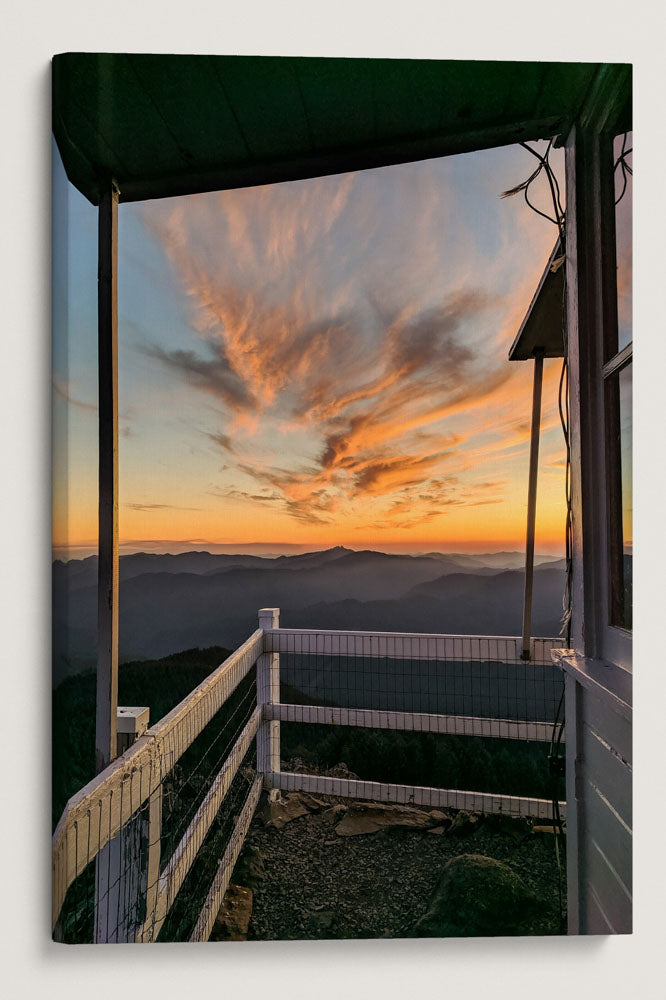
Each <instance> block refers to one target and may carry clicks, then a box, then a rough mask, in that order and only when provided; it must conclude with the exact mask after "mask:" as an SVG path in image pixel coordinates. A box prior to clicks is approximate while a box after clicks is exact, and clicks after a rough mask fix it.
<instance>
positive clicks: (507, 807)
mask: <svg viewBox="0 0 666 1000" xmlns="http://www.w3.org/2000/svg"><path fill="white" fill-rule="evenodd" d="M271 783H272V784H273V786H274V787H275V788H280V789H281V790H283V791H290V792H291V791H303V792H311V793H313V794H315V795H316V794H319V795H338V796H340V797H342V798H350V799H367V800H368V801H373V802H398V803H404V804H409V805H416V806H433V807H434V808H440V809H441V808H447V807H448V808H451V809H469V810H473V811H475V812H483V813H505V814H506V815H509V816H532V817H534V818H536V819H549V820H551V821H552V819H553V805H552V802H549V801H547V800H546V799H529V798H520V797H517V796H513V795H492V794H490V793H487V792H464V791H459V790H457V789H444V788H427V787H422V786H419V785H394V784H389V783H386V782H379V781H361V780H360V779H352V778H325V777H322V776H321V775H317V774H294V773H292V772H290V771H280V772H279V773H278V774H273V775H271ZM560 813H561V815H562V816H563V817H564V816H565V814H566V803H564V802H560Z"/></svg>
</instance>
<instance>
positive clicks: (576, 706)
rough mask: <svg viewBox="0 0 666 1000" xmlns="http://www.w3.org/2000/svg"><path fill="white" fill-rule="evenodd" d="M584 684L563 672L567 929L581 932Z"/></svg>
mask: <svg viewBox="0 0 666 1000" xmlns="http://www.w3.org/2000/svg"><path fill="white" fill-rule="evenodd" d="M582 695H583V688H582V687H581V686H580V684H578V683H577V682H576V678H575V677H574V676H572V674H565V675H564V711H565V718H566V720H567V734H568V740H567V744H566V769H565V788H566V797H567V932H568V933H569V934H572V935H574V934H579V933H580V932H581V918H582V916H583V911H582V902H583V899H582V897H583V895H584V894H583V891H582V882H583V878H584V857H583V852H582V849H581V844H582V843H583V842H584V837H585V831H584V824H583V820H584V816H583V794H584V789H583V783H582V780H581V770H582V755H581V753H580V744H581V740H582V726H583V722H582V718H583V702H582Z"/></svg>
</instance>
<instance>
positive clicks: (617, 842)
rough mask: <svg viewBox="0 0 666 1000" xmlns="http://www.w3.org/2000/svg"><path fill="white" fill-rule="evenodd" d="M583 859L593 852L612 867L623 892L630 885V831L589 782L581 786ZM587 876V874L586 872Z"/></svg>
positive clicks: (627, 889) (628, 889)
mask: <svg viewBox="0 0 666 1000" xmlns="http://www.w3.org/2000/svg"><path fill="white" fill-rule="evenodd" d="M584 809H585V843H584V845H583V850H584V851H585V857H586V861H589V858H590V855H591V854H593V853H594V851H597V852H598V853H600V854H601V855H602V856H603V857H604V858H605V859H606V861H607V863H608V865H609V866H611V867H612V869H613V871H614V872H615V874H616V877H617V879H618V880H619V881H620V882H621V883H622V885H623V886H624V888H625V890H626V892H627V893H628V894H629V895H630V894H631V887H632V840H633V838H632V832H631V829H630V828H628V827H627V825H626V824H625V823H624V822H623V820H622V818H621V817H620V815H619V814H618V813H617V812H616V811H615V810H614V809H613V807H612V806H611V804H610V803H609V801H608V799H606V798H605V797H604V796H603V795H602V793H600V792H599V790H598V789H597V788H595V787H594V786H593V785H591V784H590V783H589V782H588V783H587V785H586V788H585V806H584ZM588 877H589V873H588Z"/></svg>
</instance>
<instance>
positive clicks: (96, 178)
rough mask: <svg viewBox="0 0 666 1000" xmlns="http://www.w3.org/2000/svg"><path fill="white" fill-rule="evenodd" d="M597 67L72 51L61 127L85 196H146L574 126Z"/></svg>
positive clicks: (65, 154) (56, 99) (454, 149)
mask: <svg viewBox="0 0 666 1000" xmlns="http://www.w3.org/2000/svg"><path fill="white" fill-rule="evenodd" d="M601 66H602V64H598V63H546V62H542V63H540V62H520V63H515V62H465V61H447V60H418V59H413V60H412V59H326V58H296V57H277V56H275V57H273V56H270V57H269V56H256V57H254V56H204V55H194V56H188V55H134V54H109V53H103V54H100V53H65V54H63V55H58V56H55V58H54V59H53V131H54V134H55V138H56V141H57V144H58V148H59V150H60V154H61V156H62V159H63V163H64V166H65V170H66V172H67V175H68V177H69V178H70V180H71V181H72V183H73V184H74V185H75V186H76V187H77V188H78V189H79V191H81V192H82V193H83V194H84V195H85V197H86V198H88V199H89V200H90V201H91V202H93V203H94V204H96V203H97V202H98V200H99V193H100V190H101V189H102V188H103V187H105V186H107V185H108V183H109V180H110V179H113V180H114V181H115V182H116V183H117V185H118V187H119V189H120V199H121V201H137V200H142V199H147V198H160V197H168V196H172V195H181V194H191V193H195V192H200V191H211V190H221V189H223V188H233V187H244V186H251V185H256V184H268V183H273V182H275V181H284V180H296V179H299V178H302V177H311V176H316V175H324V174H332V173H339V172H341V171H345V170H359V169H364V168H367V167H377V166H383V165H386V164H391V163H401V162H408V161H411V160H419V159H427V158H429V157H435V156H443V155H446V154H450V153H459V152H466V151H469V150H473V149H482V148H488V147H491V146H499V145H506V144H508V143H513V142H517V141H519V140H524V139H540V138H546V137H549V136H552V135H557V134H565V133H566V132H567V131H568V130H569V128H570V126H571V124H572V123H573V122H574V121H575V119H576V116H577V114H578V112H579V110H580V108H581V106H582V105H583V103H584V101H585V98H586V95H587V94H588V92H589V90H590V88H591V87H592V85H593V84H594V82H595V79H596V77H597V76H598V74H599V72H600V68H601ZM625 69H626V72H627V74H630V67H629V66H627V67H626V68H625Z"/></svg>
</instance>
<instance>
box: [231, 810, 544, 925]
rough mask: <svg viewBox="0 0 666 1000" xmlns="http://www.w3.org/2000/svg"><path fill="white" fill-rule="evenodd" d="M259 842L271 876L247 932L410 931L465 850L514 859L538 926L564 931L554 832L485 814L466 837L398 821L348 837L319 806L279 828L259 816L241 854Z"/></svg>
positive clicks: (259, 889) (260, 886)
mask: <svg viewBox="0 0 666 1000" xmlns="http://www.w3.org/2000/svg"><path fill="white" fill-rule="evenodd" d="M318 798H320V799H322V800H323V799H325V797H324V796H318ZM326 801H327V802H328V803H330V804H333V803H339V802H345V801H346V800H344V799H339V798H335V799H334V798H329V799H326ZM253 848H255V849H258V850H259V852H260V853H261V856H262V858H263V864H264V869H265V878H263V879H262V880H261V881H260V882H258V883H257V884H256V888H255V891H254V902H253V911H252V918H251V921H250V927H249V932H248V939H249V940H274V939H279V940H289V939H306V940H317V939H327V938H395V937H404V936H408V935H409V931H410V928H411V927H412V925H413V924H414V923H415V921H416V920H417V919H418V918H419V917H420V916H421V915H422V914H424V913H425V911H426V910H427V909H428V905H429V903H430V900H431V898H432V895H433V893H434V891H435V889H436V887H437V885H438V882H439V878H440V873H441V869H442V867H443V866H444V865H445V864H446V862H447V861H448V860H449V859H450V858H453V857H456V856H457V855H460V854H483V855H486V856H488V857H491V858H495V859H496V860H498V861H505V862H507V863H508V864H510V866H511V868H512V869H513V870H514V871H515V872H516V873H517V874H518V875H520V876H521V878H522V879H523V880H524V882H525V883H526V885H527V886H528V887H529V889H531V890H532V892H533V893H534V894H535V895H536V896H537V898H538V899H539V900H541V901H542V903H543V916H542V917H540V918H537V919H536V920H535V921H534V922H533V925H532V926H531V933H533V934H558V933H560V931H559V908H558V873H557V863H556V859H555V850H554V845H553V837H552V835H547V834H542V835H539V834H532V833H527V834H526V835H525V836H518V837H517V836H516V835H515V834H513V835H512V834H510V833H509V834H507V833H501V832H498V831H496V830H492V829H490V824H489V823H487V824H486V823H484V822H483V821H482V822H480V823H479V824H478V829H476V830H475V831H474V832H473V833H471V834H469V835H467V836H465V837H460V836H453V835H448V834H440V835H437V834H432V833H428V832H427V831H422V830H411V829H400V828H391V829H387V830H382V831H379V832H377V833H373V834H364V835H360V836H353V837H341V836H337V835H336V833H335V824H333V823H332V822H331V820H330V818H327V817H326V815H325V814H323V813H312V814H309V815H307V816H303V817H300V818H298V819H294V820H292V821H291V822H289V823H287V824H286V826H284V827H283V828H282V829H280V830H277V829H274V828H271V827H264V826H262V825H261V824H260V823H259V822H258V821H257V820H256V819H255V822H254V823H253V825H252V827H251V829H250V832H249V834H248V837H247V840H246V845H245V848H244V852H247V851H250V852H251V851H252V849H253ZM497 933H498V934H500V935H501V934H502V933H503V931H502V928H501V927H498V929H497Z"/></svg>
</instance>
